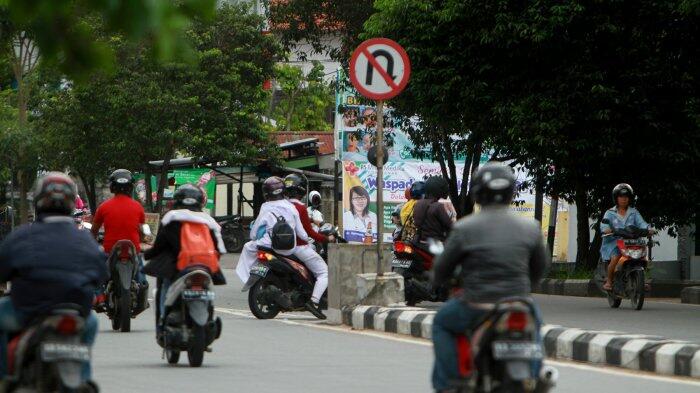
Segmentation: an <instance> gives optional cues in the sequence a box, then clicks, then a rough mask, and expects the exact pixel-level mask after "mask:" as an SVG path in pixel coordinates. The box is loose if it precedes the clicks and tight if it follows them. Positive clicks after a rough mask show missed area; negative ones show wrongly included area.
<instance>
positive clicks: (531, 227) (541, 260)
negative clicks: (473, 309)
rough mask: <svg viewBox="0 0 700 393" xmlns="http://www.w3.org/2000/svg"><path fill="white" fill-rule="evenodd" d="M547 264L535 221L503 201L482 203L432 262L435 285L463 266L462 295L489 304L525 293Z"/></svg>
mask: <svg viewBox="0 0 700 393" xmlns="http://www.w3.org/2000/svg"><path fill="white" fill-rule="evenodd" d="M549 264H550V256H549V254H548V253H547V252H546V250H545V246H544V240H543V238H542V233H541V232H540V225H539V222H537V221H536V220H533V219H526V218H523V217H520V216H518V215H516V214H515V213H513V212H511V211H510V209H509V208H508V207H507V206H505V207H501V206H498V207H489V206H485V207H483V208H482V210H481V212H479V213H478V214H472V215H470V216H468V217H465V218H462V219H461V220H459V221H458V222H457V224H456V225H455V227H454V228H453V229H452V232H451V233H450V235H449V237H448V238H447V241H446V242H445V246H444V251H443V253H442V254H441V255H439V256H438V257H437V260H436V261H435V267H434V270H435V271H434V284H435V285H443V284H444V283H446V282H447V281H448V280H449V279H450V278H451V277H452V274H453V272H454V270H455V268H457V266H461V267H462V279H463V283H464V295H463V296H464V300H465V301H467V302H476V303H493V302H496V301H498V300H499V299H502V298H504V297H509V296H527V295H529V293H530V291H531V289H532V285H533V284H534V283H537V282H538V281H539V280H540V278H542V275H543V274H544V272H545V270H546V269H547V267H548V266H549Z"/></svg>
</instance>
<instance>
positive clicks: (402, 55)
mask: <svg viewBox="0 0 700 393" xmlns="http://www.w3.org/2000/svg"><path fill="white" fill-rule="evenodd" d="M410 76H411V63H410V62H409V60H408V55H407V54H406V51H405V50H404V49H403V48H402V47H401V45H399V44H397V43H396V42H395V41H392V40H390V39H388V38H372V39H369V40H367V41H365V42H363V43H362V44H360V46H358V47H357V49H355V51H354V52H353V54H352V57H351V58H350V81H351V82H352V84H353V86H355V89H357V91H358V92H360V94H362V95H363V96H365V97H367V98H370V99H373V100H387V99H390V98H392V97H395V96H397V95H398V94H399V93H401V91H402V90H403V89H404V88H405V87H406V85H407V84H408V79H409V77H410Z"/></svg>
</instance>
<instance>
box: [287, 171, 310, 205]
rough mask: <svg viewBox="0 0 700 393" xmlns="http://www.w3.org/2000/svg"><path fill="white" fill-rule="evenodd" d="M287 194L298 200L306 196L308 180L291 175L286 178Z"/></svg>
mask: <svg viewBox="0 0 700 393" xmlns="http://www.w3.org/2000/svg"><path fill="white" fill-rule="evenodd" d="M284 188H285V193H286V194H287V195H288V196H290V197H295V198H297V199H299V198H303V197H304V195H306V180H304V178H303V177H301V176H299V175H297V174H295V173H291V174H289V175H287V176H286V177H285V178H284Z"/></svg>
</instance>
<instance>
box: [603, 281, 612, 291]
mask: <svg viewBox="0 0 700 393" xmlns="http://www.w3.org/2000/svg"><path fill="white" fill-rule="evenodd" d="M603 290H604V291H612V285H611V284H608V283H607V282H606V283H605V284H603Z"/></svg>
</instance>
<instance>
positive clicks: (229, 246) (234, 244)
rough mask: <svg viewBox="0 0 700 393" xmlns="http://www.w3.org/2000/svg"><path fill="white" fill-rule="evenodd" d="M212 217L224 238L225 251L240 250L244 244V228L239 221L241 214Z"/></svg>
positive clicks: (234, 251)
mask: <svg viewBox="0 0 700 393" xmlns="http://www.w3.org/2000/svg"><path fill="white" fill-rule="evenodd" d="M214 219H215V220H216V222H218V223H219V225H220V226H221V237H222V238H223V239H224V246H225V247H226V251H228V252H230V253H238V252H241V250H243V245H244V244H245V229H244V228H243V223H242V222H241V216H239V215H237V214H234V215H231V216H220V217H214Z"/></svg>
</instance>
